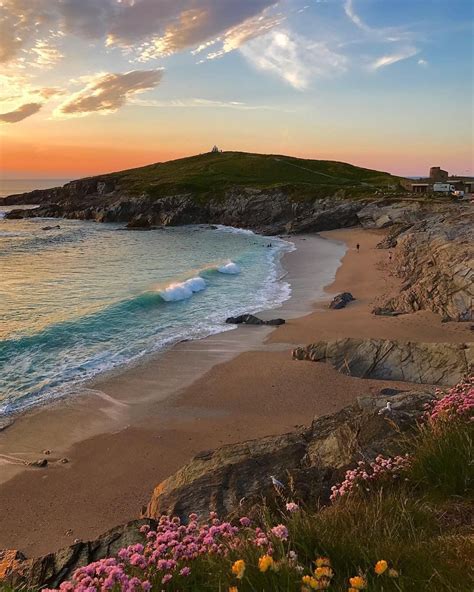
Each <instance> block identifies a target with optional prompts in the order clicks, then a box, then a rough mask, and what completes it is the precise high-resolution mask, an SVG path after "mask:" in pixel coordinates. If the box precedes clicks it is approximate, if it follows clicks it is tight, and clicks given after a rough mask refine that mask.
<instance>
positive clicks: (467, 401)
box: [428, 376, 474, 424]
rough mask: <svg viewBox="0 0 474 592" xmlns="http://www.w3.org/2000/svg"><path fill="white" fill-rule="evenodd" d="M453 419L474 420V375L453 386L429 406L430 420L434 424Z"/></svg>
mask: <svg viewBox="0 0 474 592" xmlns="http://www.w3.org/2000/svg"><path fill="white" fill-rule="evenodd" d="M438 393H439V392H438ZM453 419H460V420H462V421H474V376H471V377H470V378H466V379H465V380H463V381H462V382H460V383H459V384H457V385H456V386H453V387H452V388H451V389H450V390H449V391H448V392H447V393H446V394H445V395H444V397H443V398H441V399H439V400H437V401H435V402H434V403H433V404H432V405H430V406H429V408H428V420H429V421H430V422H431V423H433V424H434V423H438V422H440V421H446V420H453Z"/></svg>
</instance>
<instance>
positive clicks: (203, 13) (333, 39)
mask: <svg viewBox="0 0 474 592" xmlns="http://www.w3.org/2000/svg"><path fill="white" fill-rule="evenodd" d="M473 12H474V3H473V2H472V1H471V0H301V1H300V0H280V1H275V0H0V170H1V176H2V177H3V178H53V177H55V178H71V179H72V178H77V177H81V176H86V175H91V174H98V173H104V172H110V171H115V170H122V169H125V168H131V167H136V166H142V165H145V164H150V163H153V162H159V161H164V160H169V159H173V158H179V157H181V156H188V155H191V154H198V153H202V152H207V151H209V150H210V149H211V148H212V146H213V145H214V144H217V145H218V146H219V147H220V148H221V149H223V150H242V151H248V152H260V153H279V154H289V155H294V156H299V157H303V158H315V159H328V160H338V161H344V162H350V163H353V164H356V165H359V166H365V167H368V168H373V169H379V170H384V171H389V172H391V173H394V174H400V175H405V176H415V175H423V174H427V172H428V169H429V167H430V166H441V167H442V168H444V169H447V170H448V171H449V172H450V173H454V174H458V175H461V174H463V175H467V174H471V175H474V170H473V169H474V154H473V105H474V96H473V95H474V92H473V84H474V83H473V78H474V73H473V61H474V53H473V38H474V35H473V33H474V31H473V23H474V15H473Z"/></svg>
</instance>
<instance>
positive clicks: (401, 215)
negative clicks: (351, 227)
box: [357, 200, 427, 228]
mask: <svg viewBox="0 0 474 592" xmlns="http://www.w3.org/2000/svg"><path fill="white" fill-rule="evenodd" d="M426 210H427V208H426V206H424V204H422V203H421V202H420V201H415V200H411V201H398V202H395V203H393V202H387V201H379V202H374V203H370V204H368V205H366V206H365V207H364V208H362V209H361V210H360V211H359V212H358V213H357V218H358V219H359V222H360V224H361V226H362V227H363V228H386V227H387V226H392V225H393V224H405V225H406V224H414V223H415V222H417V221H418V220H419V219H420V217H421V216H423V214H424V213H425V212H426Z"/></svg>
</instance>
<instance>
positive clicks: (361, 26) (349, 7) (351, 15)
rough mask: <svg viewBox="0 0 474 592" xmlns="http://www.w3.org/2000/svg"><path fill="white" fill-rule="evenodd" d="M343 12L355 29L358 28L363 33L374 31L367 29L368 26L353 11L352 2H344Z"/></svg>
mask: <svg viewBox="0 0 474 592" xmlns="http://www.w3.org/2000/svg"><path fill="white" fill-rule="evenodd" d="M344 12H345V13H346V15H347V16H348V17H349V18H350V19H351V21H352V22H353V23H354V25H356V27H359V29H362V30H363V31H366V32H373V31H374V29H372V27H369V25H367V24H366V23H365V22H364V21H363V20H362V19H361V18H360V16H359V15H358V14H357V13H356V11H355V9H354V2H353V0H346V1H345V3H344Z"/></svg>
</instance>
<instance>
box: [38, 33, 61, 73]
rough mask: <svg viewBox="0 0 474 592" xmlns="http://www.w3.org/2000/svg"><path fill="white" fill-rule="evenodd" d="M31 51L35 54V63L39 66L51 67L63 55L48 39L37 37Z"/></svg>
mask: <svg viewBox="0 0 474 592" xmlns="http://www.w3.org/2000/svg"><path fill="white" fill-rule="evenodd" d="M31 52H32V53H33V54H35V55H36V59H35V64H36V65H37V66H39V67H43V66H44V67H51V66H54V65H55V64H57V62H59V60H60V59H61V58H63V57H64V56H63V55H62V53H61V52H60V51H59V50H58V49H57V48H56V47H54V45H52V44H51V43H50V42H49V41H47V40H42V39H38V41H37V42H36V43H35V45H34V47H32V49H31Z"/></svg>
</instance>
